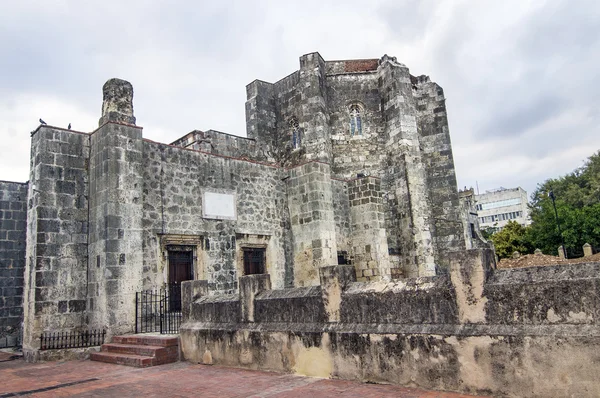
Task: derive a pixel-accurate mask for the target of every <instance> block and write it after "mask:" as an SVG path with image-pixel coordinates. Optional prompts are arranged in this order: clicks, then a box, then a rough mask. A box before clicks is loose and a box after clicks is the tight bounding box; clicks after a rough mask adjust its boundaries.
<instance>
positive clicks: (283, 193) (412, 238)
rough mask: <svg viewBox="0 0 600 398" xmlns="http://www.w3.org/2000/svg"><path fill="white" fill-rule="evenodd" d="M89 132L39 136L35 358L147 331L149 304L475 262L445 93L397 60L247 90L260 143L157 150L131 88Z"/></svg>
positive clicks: (32, 321)
mask: <svg viewBox="0 0 600 398" xmlns="http://www.w3.org/2000/svg"><path fill="white" fill-rule="evenodd" d="M103 95H104V100H103V104H102V116H101V118H100V122H99V128H98V129H97V130H95V131H93V132H91V133H82V132H77V131H72V130H65V129H61V128H57V127H52V126H45V125H42V126H40V127H39V128H38V129H37V130H35V131H34V132H33V134H32V148H31V176H30V180H29V184H28V192H27V196H26V197H25V196H24V195H23V196H22V198H21V199H22V200H23V201H25V200H26V201H27V217H26V218H27V228H26V232H25V233H26V242H27V244H26V247H24V248H23V249H24V252H23V258H24V259H25V260H26V265H25V269H24V274H25V279H24V295H23V297H24V311H23V313H24V319H25V323H24V347H25V348H26V349H30V350H35V349H36V343H37V336H38V335H39V334H40V333H41V332H42V331H43V330H46V329H58V330H62V329H69V328H76V327H82V326H98V327H106V328H108V330H109V331H110V332H111V334H116V333H125V332H130V331H131V330H132V325H133V324H134V315H135V308H134V294H135V292H137V291H140V290H143V289H152V288H157V287H160V286H162V285H164V284H167V283H179V282H181V281H184V280H188V279H206V280H208V283H209V286H210V290H211V291H212V292H214V293H235V292H237V289H238V278H239V277H240V276H242V275H248V274H255V273H267V274H269V275H270V277H271V280H272V283H273V286H274V287H276V288H285V287H294V286H295V287H301V286H312V285H318V284H319V272H318V270H319V267H322V266H327V265H334V264H338V263H340V264H352V265H353V266H354V267H355V269H356V272H357V275H358V279H359V280H365V281H373V280H392V279H398V278H403V277H414V276H431V275H435V274H436V272H443V270H444V268H445V267H447V260H446V255H447V253H448V252H449V251H451V250H460V249H464V248H465V237H464V229H463V225H462V223H461V220H460V219H459V212H458V193H457V189H456V178H455V173H454V164H453V159H452V149H451V146H450V136H449V132H448V124H447V118H446V110H445V105H444V94H443V91H442V89H441V87H440V86H438V85H437V84H435V83H433V82H431V81H430V80H429V78H428V77H426V76H420V77H415V76H413V75H411V74H410V73H409V71H408V68H407V67H406V66H404V65H402V64H400V63H398V62H397V61H396V59H395V58H392V57H388V56H384V57H383V58H381V59H368V60H350V61H324V60H323V58H321V56H320V55H319V54H318V53H312V54H307V55H304V56H302V57H301V58H300V69H299V70H298V71H296V72H294V73H292V74H290V75H289V76H287V77H285V78H283V79H282V80H280V81H278V82H275V83H267V82H264V81H260V80H256V81H254V82H252V83H250V84H249V85H248V86H247V96H248V99H247V102H246V119H247V137H246V138H243V137H236V136H233V135H229V134H225V133H221V132H217V131H213V130H209V131H197V130H196V131H193V132H191V133H189V134H187V135H185V136H183V137H182V138H181V139H179V140H177V141H175V142H174V143H172V144H171V145H166V144H161V143H157V142H152V141H149V140H147V139H144V138H143V134H142V128H141V127H139V126H137V125H136V119H135V116H134V110H133V88H132V86H131V84H129V83H128V82H125V81H123V80H119V79H111V80H109V81H108V82H107V83H106V84H105V85H104V88H103Z"/></svg>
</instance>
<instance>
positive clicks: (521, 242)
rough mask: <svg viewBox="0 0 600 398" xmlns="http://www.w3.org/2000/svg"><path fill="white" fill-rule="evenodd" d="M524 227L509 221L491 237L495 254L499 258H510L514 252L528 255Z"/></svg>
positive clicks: (525, 229)
mask: <svg viewBox="0 0 600 398" xmlns="http://www.w3.org/2000/svg"><path fill="white" fill-rule="evenodd" d="M527 229H528V228H526V227H524V226H522V225H521V224H519V223H518V222H516V221H509V222H508V223H507V224H506V225H505V226H504V228H502V229H501V230H500V231H498V232H496V233H495V234H493V235H492V236H491V240H492V242H493V243H494V247H495V248H496V254H497V255H498V257H500V258H507V257H510V256H511V255H512V254H513V253H514V252H515V251H518V252H519V253H529V252H530V251H531V246H530V244H529V240H528V235H527Z"/></svg>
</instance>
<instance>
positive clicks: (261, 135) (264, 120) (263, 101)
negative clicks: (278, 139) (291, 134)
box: [246, 80, 276, 143]
mask: <svg viewBox="0 0 600 398" xmlns="http://www.w3.org/2000/svg"><path fill="white" fill-rule="evenodd" d="M246 98H247V100H246V135H247V136H248V138H253V139H258V140H260V141H261V143H262V142H263V141H265V138H268V137H272V136H273V135H274V134H275V131H276V126H275V98H274V97H273V84H271V83H267V82H263V81H261V80H255V81H253V82H252V83H250V84H248V85H247V86H246ZM267 141H268V140H267Z"/></svg>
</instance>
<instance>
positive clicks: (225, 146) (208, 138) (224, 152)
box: [171, 130, 266, 160]
mask: <svg viewBox="0 0 600 398" xmlns="http://www.w3.org/2000/svg"><path fill="white" fill-rule="evenodd" d="M171 145H173V146H179V147H182V148H187V149H195V150H198V151H202V152H206V153H212V154H214V155H221V156H231V157H234V158H241V159H254V160H259V159H263V158H264V159H265V160H266V157H265V156H264V154H263V153H261V151H258V147H257V145H256V140H254V139H252V138H245V137H238V136H235V135H231V134H227V133H223V132H221V131H215V130H208V131H200V130H194V131H192V132H191V133H188V134H186V135H184V136H183V137H181V138H180V139H178V140H177V141H175V142H173V143H172V144H171Z"/></svg>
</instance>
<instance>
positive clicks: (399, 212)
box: [246, 53, 464, 278]
mask: <svg viewBox="0 0 600 398" xmlns="http://www.w3.org/2000/svg"><path fill="white" fill-rule="evenodd" d="M247 94H248V100H247V102H246V120H247V134H248V137H250V138H254V139H256V140H257V142H259V145H262V146H263V148H264V151H263V152H264V153H265V154H267V156H269V157H270V160H272V161H277V162H280V163H281V164H283V165H285V166H287V167H292V168H293V167H296V166H297V165H302V164H303V163H306V162H308V161H314V160H316V161H319V162H322V163H325V164H327V165H329V166H330V167H331V170H330V175H331V177H332V178H333V179H343V180H347V181H351V180H354V179H357V178H358V179H361V178H367V177H368V178H371V179H373V178H374V179H377V183H374V182H373V183H371V184H369V183H365V184H364V185H365V187H366V188H363V189H365V190H368V191H369V195H370V196H369V197H365V198H362V199H361V201H362V202H364V203H367V202H368V203H372V204H373V206H372V209H370V210H369V211H368V213H369V214H370V216H369V220H365V216H364V214H365V211H364V209H361V210H359V211H352V212H351V214H350V218H351V219H350V220H348V222H349V223H350V224H351V225H353V227H352V228H351V232H349V233H348V234H346V236H339V235H338V236H337V238H336V247H338V248H348V249H349V251H350V252H351V256H353V258H354V260H355V264H356V262H357V261H358V262H359V263H364V264H362V265H357V268H359V267H360V268H362V269H363V270H364V273H365V275H367V276H371V275H370V274H373V273H375V274H376V273H382V272H383V273H385V275H380V276H381V277H385V278H388V277H396V276H398V275H404V276H426V275H434V274H435V273H436V268H437V269H438V270H440V271H443V270H444V269H445V268H446V267H447V260H446V258H445V254H444V253H446V252H447V251H449V250H456V249H462V248H464V236H463V231H462V228H463V227H462V224H461V222H460V217H459V211H458V205H459V202H458V194H457V188H456V177H455V174H454V162H453V159H452V149H451V146H450V135H449V131H448V124H447V118H446V109H445V104H444V101H445V98H444V94H443V90H442V89H441V88H440V87H439V86H438V85H437V84H435V83H432V82H431V81H430V80H429V78H428V77H426V76H421V77H415V76H413V75H411V74H410V72H409V70H408V68H407V67H406V66H405V65H403V64H401V63H399V62H397V60H396V58H394V57H389V56H387V55H385V56H383V57H382V58H381V59H365V60H346V61H325V60H323V58H322V57H321V56H320V55H319V54H318V53H311V54H307V55H304V56H302V57H300V69H299V70H298V71H296V72H294V73H292V74H291V75H288V76H287V77H285V78H283V79H282V80H279V81H277V82H275V83H267V82H263V81H259V80H256V81H254V82H252V83H251V84H249V85H248V87H247ZM296 122H297V123H296ZM298 135H300V136H301V145H300V146H298V145H297V141H296V138H295V137H297V136H298ZM352 184H353V185H356V183H352ZM359 185H360V184H359ZM375 187H376V188H375ZM368 188H374V189H368ZM322 189H323V190H324V192H325V193H324V194H325V195H329V191H330V188H329V187H323V188H322ZM347 189H351V188H349V187H348V188H347ZM353 189H355V190H356V189H357V188H356V187H355V188H353ZM357 192H359V193H360V192H362V191H360V188H358V191H357ZM355 196H356V195H355ZM350 203H351V204H352V203H353V204H354V205H357V204H358V203H357V201H356V200H355V199H353V197H352V196H350ZM332 206H333V207H334V208H335V207H336V206H341V203H333V204H332ZM292 213H293V211H292ZM292 213H291V217H292V219H293V217H294V214H292ZM366 221H368V222H366ZM328 222H329V224H328V225H321V226H320V227H319V228H317V229H316V230H315V231H320V232H317V235H319V236H322V235H327V234H326V232H325V231H328V230H329V231H330V230H335V229H336V225H335V223H334V221H333V220H331V221H328ZM337 230H338V231H339V230H340V228H339V225H338V226H337ZM375 231H379V232H375ZM382 234H383V235H385V239H382ZM332 247H333V246H332ZM371 250H373V251H371ZM313 252H314V250H313ZM375 263H378V264H379V265H378V266H375ZM369 264H370V265H369ZM382 264H383V265H382ZM385 264H389V266H388V265H385ZM359 276H360V275H359Z"/></svg>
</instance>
